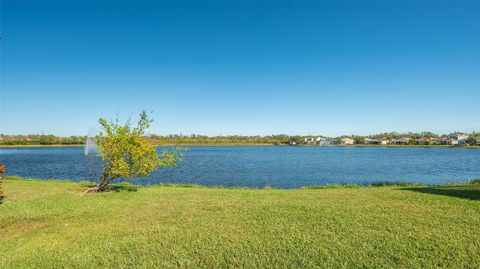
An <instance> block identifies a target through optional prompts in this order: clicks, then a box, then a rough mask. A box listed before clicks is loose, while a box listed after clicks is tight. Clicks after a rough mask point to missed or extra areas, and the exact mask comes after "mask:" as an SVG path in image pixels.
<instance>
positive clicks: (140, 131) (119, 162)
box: [93, 111, 181, 192]
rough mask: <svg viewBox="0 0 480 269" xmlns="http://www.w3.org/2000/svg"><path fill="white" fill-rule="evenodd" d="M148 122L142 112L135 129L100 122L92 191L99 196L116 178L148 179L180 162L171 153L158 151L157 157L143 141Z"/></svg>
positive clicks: (172, 152) (115, 123) (178, 158)
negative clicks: (97, 179)
mask: <svg viewBox="0 0 480 269" xmlns="http://www.w3.org/2000/svg"><path fill="white" fill-rule="evenodd" d="M151 122H152V120H151V119H150V118H149V117H148V115H147V113H146V112H145V111H143V112H142V113H140V115H139V120H138V123H137V126H136V127H132V126H131V125H130V120H128V121H127V122H126V123H125V124H124V125H121V124H119V122H118V119H117V120H116V121H107V120H105V119H100V120H99V123H100V125H101V126H102V128H103V132H102V133H100V135H99V136H98V137H97V145H98V150H99V151H100V155H101V157H102V161H103V164H104V165H103V172H102V175H101V177H100V182H99V184H98V185H97V187H96V188H95V189H93V190H94V191H97V192H103V191H106V190H107V187H108V185H109V184H110V183H111V182H112V181H114V180H116V179H118V178H127V179H129V178H132V177H143V176H148V175H149V174H150V173H151V172H152V171H154V170H155V169H157V168H158V167H169V166H175V165H176V163H177V162H178V161H180V160H181V158H180V156H179V155H178V154H177V152H175V151H171V152H168V151H166V150H164V151H162V157H161V158H160V157H159V156H158V153H157V151H156V148H155V146H154V145H152V144H150V143H149V142H148V140H147V139H146V138H145V131H146V129H148V128H149V127H150V124H151Z"/></svg>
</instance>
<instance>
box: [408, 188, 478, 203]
mask: <svg viewBox="0 0 480 269" xmlns="http://www.w3.org/2000/svg"><path fill="white" fill-rule="evenodd" d="M400 190H406V191H415V192H420V193H427V194H435V195H443V196H450V197H458V198H463V199H469V200H477V201H478V200H480V185H476V186H475V185H473V186H471V187H470V186H444V187H440V186H439V187H415V188H401V189H400Z"/></svg>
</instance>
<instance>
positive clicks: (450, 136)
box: [447, 132, 468, 141]
mask: <svg viewBox="0 0 480 269" xmlns="http://www.w3.org/2000/svg"><path fill="white" fill-rule="evenodd" d="M467 138H468V134H466V133H459V132H455V133H451V134H448V136H447V139H453V140H458V141H460V140H466V139H467Z"/></svg>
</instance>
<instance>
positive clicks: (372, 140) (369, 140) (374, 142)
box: [364, 138, 380, 145]
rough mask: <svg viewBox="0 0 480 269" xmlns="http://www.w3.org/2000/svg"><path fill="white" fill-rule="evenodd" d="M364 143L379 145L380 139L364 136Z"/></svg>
mask: <svg viewBox="0 0 480 269" xmlns="http://www.w3.org/2000/svg"><path fill="white" fill-rule="evenodd" d="M364 143H365V144H369V145H379V144H380V140H379V139H372V138H365V142H364Z"/></svg>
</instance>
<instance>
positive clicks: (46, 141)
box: [0, 134, 87, 145]
mask: <svg viewBox="0 0 480 269" xmlns="http://www.w3.org/2000/svg"><path fill="white" fill-rule="evenodd" d="M86 140H87V137H86V136H69V137H60V136H55V135H39V134H30V135H3V134H0V145H79V144H85V141H86Z"/></svg>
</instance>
